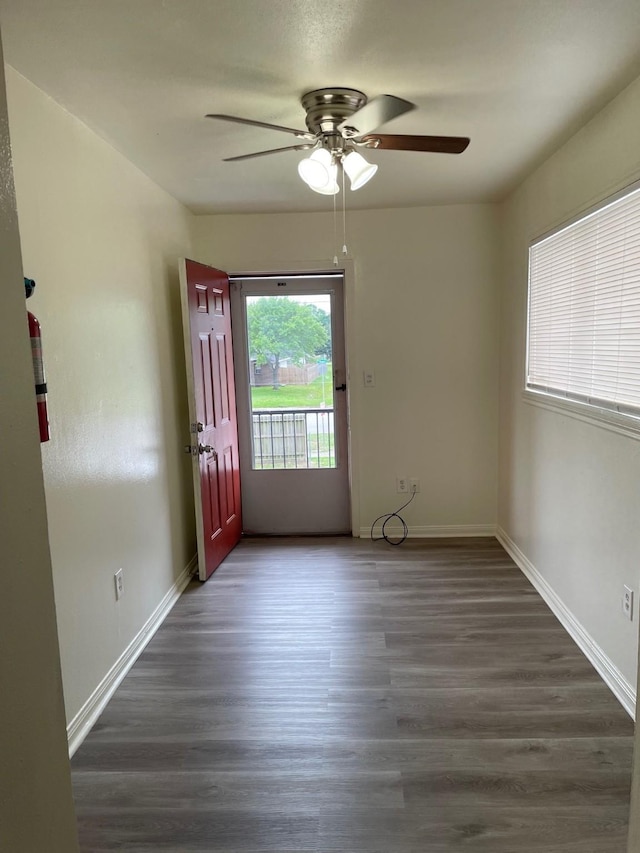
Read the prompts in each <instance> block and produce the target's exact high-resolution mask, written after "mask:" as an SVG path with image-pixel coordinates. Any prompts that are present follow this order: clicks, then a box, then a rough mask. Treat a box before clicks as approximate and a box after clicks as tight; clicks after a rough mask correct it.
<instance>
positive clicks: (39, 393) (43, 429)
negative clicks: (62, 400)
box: [24, 278, 49, 442]
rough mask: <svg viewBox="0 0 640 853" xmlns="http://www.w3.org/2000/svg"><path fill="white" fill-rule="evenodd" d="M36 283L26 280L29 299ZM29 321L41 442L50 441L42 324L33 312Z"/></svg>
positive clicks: (28, 315) (28, 312) (26, 291)
mask: <svg viewBox="0 0 640 853" xmlns="http://www.w3.org/2000/svg"><path fill="white" fill-rule="evenodd" d="M35 286H36V283H35V281H34V280H33V279H32V278H25V280H24V289H25V294H26V298H27V299H28V298H29V297H30V296H31V294H32V293H33V291H34V289H35ZM27 319H28V321H29V337H30V338H31V358H32V360H33V378H34V380H35V389H36V407H37V409H38V428H39V430H40V441H41V442H43V441H49V418H48V415H47V382H46V379H45V376H44V362H43V360H42V336H41V333H40V323H39V322H38V319H37V317H35V316H34V315H33V314H32V313H31V311H27Z"/></svg>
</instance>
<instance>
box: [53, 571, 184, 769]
mask: <svg viewBox="0 0 640 853" xmlns="http://www.w3.org/2000/svg"><path fill="white" fill-rule="evenodd" d="M197 567H198V556H197V554H196V555H195V556H194V557H193V558H192V559H191V560H190V561H189V564H188V565H187V566H186V567H185V569H184V570H183V571H182V572H181V573H180V576H179V577H178V578H177V580H176V581H175V582H174V583H173V585H172V587H171V589H170V590H169V592H168V593H167V594H166V595H165V596H164V598H163V599H162V601H161V602H160V604H159V605H158V606H157V607H156V609H155V610H154V611H153V613H152V614H151V616H150V617H149V618H148V619H147V621H146V622H145V624H144V625H143V626H142V628H141V629H140V631H138V633H137V634H136V636H135V637H134V638H133V640H132V641H131V642H130V643H129V645H128V646H127V648H126V649H125V650H124V652H123V653H122V654H121V655H120V657H119V658H118V660H117V661H116V662H115V663H114V665H113V666H112V667H111V669H110V670H109V672H108V673H107V674H106V675H105V677H104V678H103V679H102V681H101V682H100V684H98V686H97V687H96V689H95V690H94V691H93V693H92V694H91V696H89V698H88V699H87V701H86V702H85V703H84V705H83V706H82V708H80V710H79V711H78V713H77V714H76V715H75V717H74V718H73V720H71V722H70V723H69V725H68V726H67V740H68V744H69V758H71V757H72V756H73V754H74V752H76V750H77V749H78V747H79V746H80V744H81V743H82V741H83V740H84V739H85V738H86V736H87V735H88V734H89V732H90V731H91V728H92V727H93V725H94V724H95V722H96V720H97V719H98V717H99V716H100V714H101V713H102V712H103V710H104V709H105V707H106V705H107V703H108V701H109V699H111V697H112V696H113V694H114V693H115V692H116V690H117V689H118V687H119V686H120V683H121V681H122V680H123V678H124V677H125V675H126V674H127V673H128V672H129V670H130V669H131V667H132V666H133V665H134V663H135V662H136V660H137V659H138V658H139V657H140V655H141V654H142V652H143V650H144V648H145V646H146V645H147V643H148V642H149V640H151V638H152V637H153V635H154V634H155V632H156V631H157V630H158V628H159V627H160V625H162V623H163V622H164V620H165V618H166V616H167V614H168V613H169V611H170V610H171V608H172V607H173V605H174V604H175V603H176V601H177V600H178V599H179V598H180V595H181V593H182V591H183V589H184V588H185V587H186V586H187V584H188V583H189V581H190V580H191V578H192V576H193V574H194V571H197Z"/></svg>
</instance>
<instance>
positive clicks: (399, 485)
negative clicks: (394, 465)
mask: <svg viewBox="0 0 640 853" xmlns="http://www.w3.org/2000/svg"><path fill="white" fill-rule="evenodd" d="M408 491H409V483H408V481H407V478H406V477H396V492H398V494H399V495H404V494H406V493H407V492H408Z"/></svg>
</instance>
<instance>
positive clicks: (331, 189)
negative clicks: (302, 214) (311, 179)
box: [310, 163, 340, 195]
mask: <svg viewBox="0 0 640 853" xmlns="http://www.w3.org/2000/svg"><path fill="white" fill-rule="evenodd" d="M310 186H311V185H310ZM311 189H312V190H313V191H314V192H317V193H321V194H322V195H335V194H336V193H339V192H340V187H339V186H338V166H337V165H336V164H335V163H331V165H330V166H329V183H328V184H327V185H326V186H325V187H321V188H318V187H311Z"/></svg>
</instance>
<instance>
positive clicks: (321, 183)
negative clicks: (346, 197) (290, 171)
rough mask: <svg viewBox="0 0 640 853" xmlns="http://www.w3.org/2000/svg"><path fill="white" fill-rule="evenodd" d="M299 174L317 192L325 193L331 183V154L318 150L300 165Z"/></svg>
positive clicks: (321, 149)
mask: <svg viewBox="0 0 640 853" xmlns="http://www.w3.org/2000/svg"><path fill="white" fill-rule="evenodd" d="M298 174H299V175H300V177H301V178H302V180H303V181H304V182H305V184H307V185H308V186H309V187H311V189H312V190H315V191H316V192H324V191H325V190H326V189H327V188H328V187H329V185H330V183H331V154H330V153H329V152H328V151H327V150H326V149H325V148H318V150H317V151H314V152H313V154H312V155H311V156H310V157H305V158H304V160H301V161H300V162H299V163H298Z"/></svg>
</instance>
